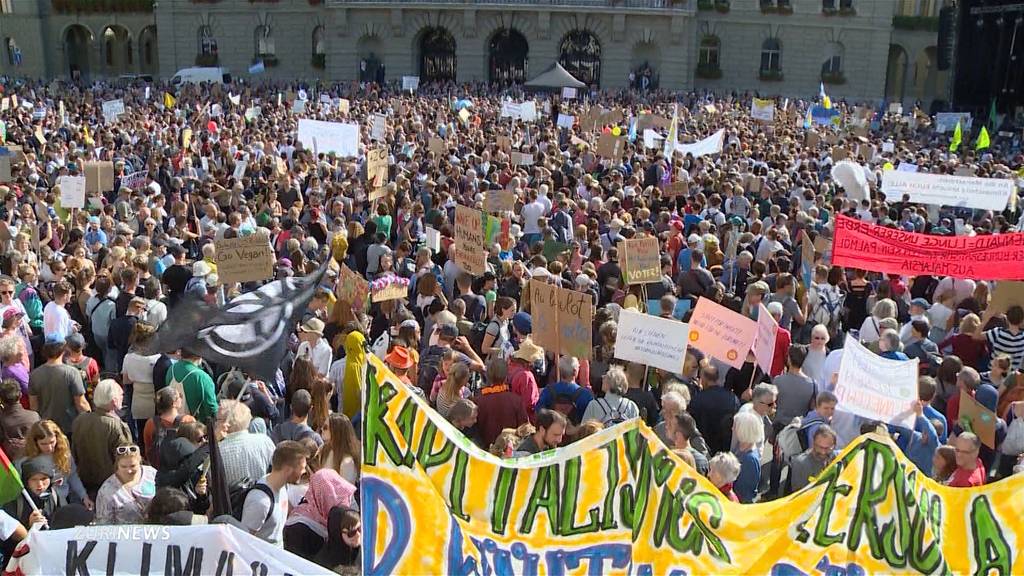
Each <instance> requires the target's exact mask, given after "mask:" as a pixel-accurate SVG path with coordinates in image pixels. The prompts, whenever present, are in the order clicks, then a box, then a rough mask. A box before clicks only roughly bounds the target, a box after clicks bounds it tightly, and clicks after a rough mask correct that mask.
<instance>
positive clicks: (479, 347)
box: [467, 320, 501, 358]
mask: <svg viewBox="0 0 1024 576" xmlns="http://www.w3.org/2000/svg"><path fill="white" fill-rule="evenodd" d="M491 324H497V322H495V321H494V320H481V321H479V322H477V323H475V324H473V327H472V328H471V329H470V330H469V337H468V338H467V340H469V346H470V347H471V348H472V349H473V351H474V352H476V353H477V354H479V355H480V357H481V358H484V357H485V356H486V354H484V353H483V347H484V337H485V336H486V335H487V329H488V328H490V327H491ZM498 331H499V332H501V326H500V325H499V326H498ZM495 339H497V338H495Z"/></svg>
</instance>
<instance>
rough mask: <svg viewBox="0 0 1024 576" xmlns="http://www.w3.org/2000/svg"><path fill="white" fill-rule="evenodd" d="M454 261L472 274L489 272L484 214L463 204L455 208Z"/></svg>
mask: <svg viewBox="0 0 1024 576" xmlns="http://www.w3.org/2000/svg"><path fill="white" fill-rule="evenodd" d="M454 260H455V263H456V264H458V265H459V266H460V267H462V269H463V270H465V271H466V272H468V273H470V274H473V275H480V274H483V273H484V272H486V271H487V250H486V249H485V248H484V227H483V220H482V214H481V213H480V211H479V210H474V209H473V208H470V207H468V206H463V205H461V204H460V205H458V206H456V207H455V254H454Z"/></svg>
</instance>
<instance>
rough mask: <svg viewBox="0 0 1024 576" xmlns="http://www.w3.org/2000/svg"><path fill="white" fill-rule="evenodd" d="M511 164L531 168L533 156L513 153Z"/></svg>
mask: <svg viewBox="0 0 1024 576" xmlns="http://www.w3.org/2000/svg"><path fill="white" fill-rule="evenodd" d="M512 164H514V165H515V166H533V154H524V153H522V152H513V153H512Z"/></svg>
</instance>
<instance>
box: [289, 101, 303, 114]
mask: <svg viewBox="0 0 1024 576" xmlns="http://www.w3.org/2000/svg"><path fill="white" fill-rule="evenodd" d="M305 111H306V101H305V100H300V99H298V98H296V99H295V100H293V101H292V112H294V113H296V114H302V113H304V112H305Z"/></svg>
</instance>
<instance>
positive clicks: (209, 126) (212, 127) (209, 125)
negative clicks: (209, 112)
mask: <svg viewBox="0 0 1024 576" xmlns="http://www.w3.org/2000/svg"><path fill="white" fill-rule="evenodd" d="M206 129H207V130H209V131H210V132H216V131H217V123H216V122H214V121H213V120H210V121H209V122H207V123H206Z"/></svg>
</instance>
